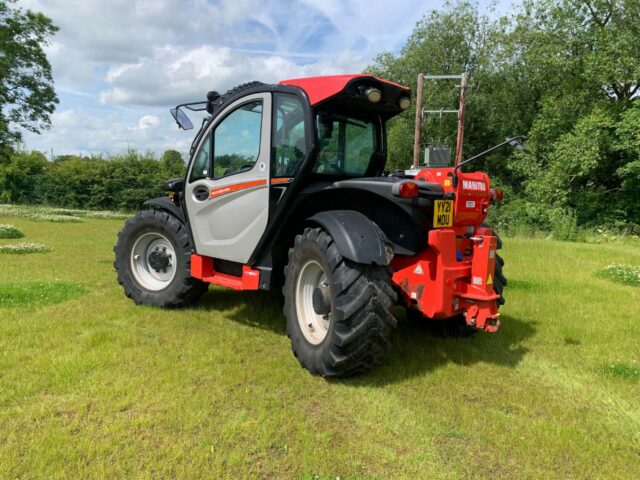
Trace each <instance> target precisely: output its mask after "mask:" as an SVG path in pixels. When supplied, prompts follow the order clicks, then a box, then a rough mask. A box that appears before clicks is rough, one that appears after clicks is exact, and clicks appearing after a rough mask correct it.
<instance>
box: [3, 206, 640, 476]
mask: <svg viewBox="0 0 640 480" xmlns="http://www.w3.org/2000/svg"><path fill="white" fill-rule="evenodd" d="M0 223H7V217H3V216H0ZM11 223H15V224H16V225H17V226H18V227H20V228H21V229H22V230H23V231H24V232H25V235H26V238H27V239H28V241H30V242H46V243H47V244H48V245H51V246H52V247H53V251H52V252H50V253H48V254H47V255H22V256H17V255H3V256H0V267H1V268H0V271H1V272H2V277H1V278H0V283H1V284H2V285H3V287H2V288H4V289H5V290H3V291H11V289H12V285H15V283H19V284H23V283H25V282H44V283H45V284H59V283H61V282H62V283H65V284H81V285H84V286H85V287H86V290H85V292H84V293H81V294H75V295H73V296H70V297H69V298H68V299H67V300H66V301H62V302H58V303H47V304H42V305H39V306H38V305H35V306H32V307H30V308H24V307H21V306H18V307H9V308H6V307H5V308H0V434H1V438H2V441H0V478H83V479H90V478H100V479H101V478H126V479H135V478H150V477H153V478H216V479H217V478H232V479H238V478H305V479H312V478H323V479H327V478H336V477H337V476H339V477H340V478H344V479H353V478H358V479H372V478H376V479H384V478H391V479H398V478H409V479H416V478H451V479H458V478H499V479H501V478H504V479H513V478H607V479H609V478H621V479H627V478H637V476H638V471H639V470H638V465H639V464H640V402H639V400H638V399H639V398H640V381H638V379H637V374H636V373H633V372H637V369H638V367H639V365H640V322H639V321H638V319H639V318H640V289H638V288H637V287H632V286H625V285H620V284H617V283H614V282H611V281H610V280H608V279H606V278H601V277H599V276H598V275H597V272H598V271H600V270H601V269H602V268H604V267H605V266H607V265H610V264H630V265H638V264H640V248H638V246H639V245H638V243H637V242H635V243H634V242H630V243H616V244H602V245H593V244H584V243H583V244H574V243H565V242H556V241H545V240H539V239H524V238H511V239H505V242H504V244H505V248H504V251H503V252H504V256H505V258H506V262H507V264H506V268H505V272H506V274H507V275H508V277H509V286H508V287H507V290H506V296H507V304H506V305H505V306H504V308H503V310H502V329H501V330H500V332H498V333H496V334H478V335H476V336H474V337H472V338H467V339H441V338H436V337H433V336H430V335H429V334H428V332H427V331H426V330H425V329H423V328H420V327H419V326H416V325H413V324H410V323H408V322H406V321H401V322H400V325H399V328H398V329H397V331H396V333H395V336H394V349H393V350H392V351H391V352H390V354H389V355H388V356H387V357H385V363H384V365H382V366H381V367H380V368H377V369H375V370H374V371H372V372H371V373H370V374H367V375H365V376H361V377H358V378H354V379H349V380H340V381H327V380H323V379H321V378H316V377H312V376H311V375H309V374H308V373H307V372H306V371H305V370H303V369H301V368H300V367H299V365H298V362H297V361H296V359H295V358H294V357H293V355H292V353H291V350H290V347H289V341H288V339H287V337H286V334H285V330H284V322H283V318H282V314H281V308H282V302H281V299H280V298H279V295H278V294H277V293H274V294H265V293H260V292H246V293H240V292H233V291H225V290H222V289H217V288H216V289H213V288H212V289H211V290H210V291H209V293H208V294H207V295H206V296H205V297H204V298H203V300H202V302H200V303H199V305H198V306H197V307H196V308H192V309H189V310H182V311H163V310H158V309H154V308H147V307H139V306H136V305H134V304H133V303H132V302H131V301H130V300H128V299H127V298H125V296H124V295H123V293H122V291H121V289H120V287H119V286H118V285H117V284H116V281H115V274H114V272H113V270H112V266H111V262H110V259H111V258H112V247H113V244H114V242H115V238H116V232H117V230H118V229H119V228H120V226H121V223H122V222H121V221H114V220H98V219H90V218H87V219H86V220H85V222H84V223H68V224H62V223H40V222H38V223H36V222H32V221H29V220H26V219H23V218H20V217H16V218H12V219H11ZM7 289H8V290H7Z"/></svg>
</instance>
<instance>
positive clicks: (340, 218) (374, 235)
mask: <svg viewBox="0 0 640 480" xmlns="http://www.w3.org/2000/svg"><path fill="white" fill-rule="evenodd" d="M306 223H307V225H317V226H320V227H322V228H323V229H324V230H326V231H327V233H328V234H329V235H330V236H331V238H333V241H334V242H335V244H336V247H337V248H338V251H339V252H340V254H341V255H342V256H343V257H344V258H347V259H349V260H352V261H354V262H357V263H362V264H365V265H389V261H390V260H391V257H392V256H393V255H391V253H392V251H391V246H390V245H389V241H388V239H387V236H386V235H385V234H384V232H383V231H382V230H380V228H379V227H378V226H377V225H376V224H375V223H373V222H372V221H371V220H369V218H368V217H366V216H365V215H364V214H363V213H361V212H358V211H356V210H327V211H323V212H319V213H316V214H315V215H313V216H312V217H310V218H308V219H307V221H306Z"/></svg>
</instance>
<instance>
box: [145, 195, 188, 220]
mask: <svg viewBox="0 0 640 480" xmlns="http://www.w3.org/2000/svg"><path fill="white" fill-rule="evenodd" d="M143 205H144V206H146V207H151V208H152V209H154V210H161V211H164V212H167V213H168V214H169V215H172V216H174V217H176V218H177V219H178V220H180V221H181V222H182V223H183V224H185V225H186V224H187V219H186V218H185V215H184V212H183V211H182V208H180V207H179V206H178V205H176V204H175V203H174V202H173V201H172V200H171V199H170V198H168V197H160V198H153V199H151V200H147V201H146V202H144V203H143Z"/></svg>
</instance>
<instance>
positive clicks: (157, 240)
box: [131, 232, 177, 291]
mask: <svg viewBox="0 0 640 480" xmlns="http://www.w3.org/2000/svg"><path fill="white" fill-rule="evenodd" d="M157 251H162V252H164V253H166V254H167V256H168V257H169V264H168V266H167V268H166V269H162V270H160V271H157V270H155V269H154V268H153V267H152V266H151V265H150V263H149V257H150V256H151V254H152V253H153V252H157ZM176 261H177V259H176V252H175V250H174V248H173V245H171V242H170V241H169V239H167V237H165V236H164V235H161V234H159V233H156V232H150V233H145V234H144V235H141V236H140V237H138V239H137V240H136V243H135V244H134V245H133V248H132V249H131V271H132V272H133V276H134V277H135V279H136V281H137V282H138V283H139V284H140V285H141V286H142V287H143V288H145V289H147V290H153V291H158V290H162V289H163V288H166V287H168V286H169V284H170V283H171V281H172V280H173V278H174V277H175V276H176Z"/></svg>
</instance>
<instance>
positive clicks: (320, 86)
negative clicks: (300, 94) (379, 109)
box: [280, 73, 410, 105]
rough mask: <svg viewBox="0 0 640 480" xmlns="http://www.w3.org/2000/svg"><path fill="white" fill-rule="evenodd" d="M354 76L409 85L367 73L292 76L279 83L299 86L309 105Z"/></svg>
mask: <svg viewBox="0 0 640 480" xmlns="http://www.w3.org/2000/svg"><path fill="white" fill-rule="evenodd" d="M354 78H363V79H365V78H372V79H375V80H378V81H379V82H382V83H387V84H389V85H393V86H394V87H399V88H402V89H405V90H407V91H408V90H410V88H409V87H405V86H404V85H400V84H398V83H394V82H390V81H388V80H383V79H382V78H377V77H374V76H373V75H369V74H367V73H365V74H356V75H330V76H325V77H308V78H293V79H291V80H282V81H281V82H280V84H281V85H291V86H294V87H299V88H301V89H302V90H304V91H305V93H306V94H307V96H308V97H309V103H310V104H311V105H315V104H316V103H320V102H322V101H323V100H326V99H327V98H329V97H333V96H334V95H337V94H338V93H340V92H341V91H342V90H344V88H345V87H346V86H347V84H348V83H349V82H350V81H351V80H353V79H354Z"/></svg>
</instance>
